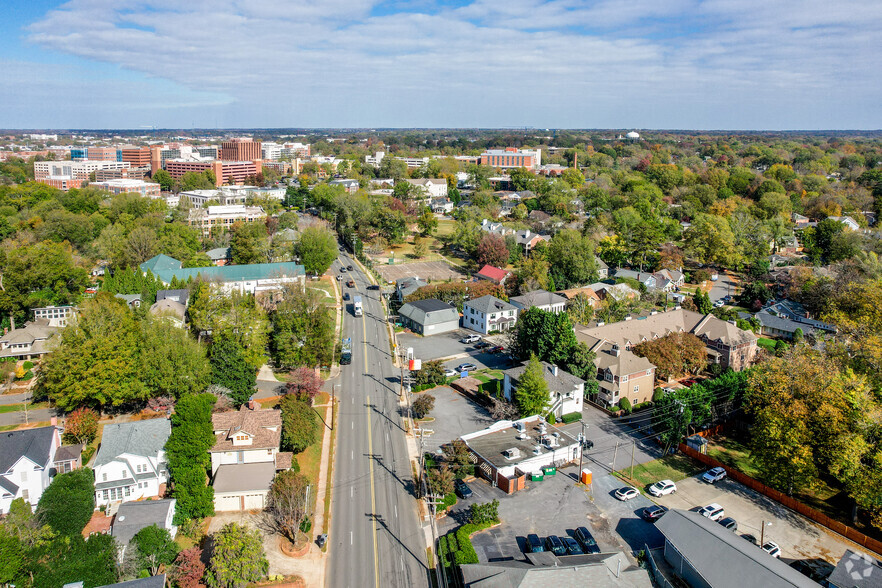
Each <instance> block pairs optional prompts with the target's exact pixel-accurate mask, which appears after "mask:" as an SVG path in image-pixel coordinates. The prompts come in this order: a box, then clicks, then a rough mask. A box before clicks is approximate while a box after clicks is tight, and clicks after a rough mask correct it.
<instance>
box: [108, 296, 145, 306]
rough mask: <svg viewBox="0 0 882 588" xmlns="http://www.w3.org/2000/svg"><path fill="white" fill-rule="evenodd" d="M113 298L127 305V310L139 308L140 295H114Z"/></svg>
mask: <svg viewBox="0 0 882 588" xmlns="http://www.w3.org/2000/svg"><path fill="white" fill-rule="evenodd" d="M113 297H114V298H119V299H120V300H122V301H123V302H125V303H126V304H128V305H129V308H139V307H140V306H141V295H140V294H114V295H113Z"/></svg>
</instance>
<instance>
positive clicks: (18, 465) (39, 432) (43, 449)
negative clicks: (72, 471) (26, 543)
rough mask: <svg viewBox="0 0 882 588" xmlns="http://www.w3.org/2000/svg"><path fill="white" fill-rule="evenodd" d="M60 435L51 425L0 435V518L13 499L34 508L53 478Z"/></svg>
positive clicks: (6, 511) (7, 509)
mask: <svg viewBox="0 0 882 588" xmlns="http://www.w3.org/2000/svg"><path fill="white" fill-rule="evenodd" d="M60 446H61V435H60V433H59V431H58V428H57V427H55V426H49V427H40V428H38V429H25V430H23V431H8V432H5V433H0V515H2V514H6V513H8V512H9V506H10V505H11V504H12V501H13V500H15V499H16V498H23V499H24V501H25V502H27V503H28V504H30V505H31V508H35V507H36V506H37V502H39V500H40V497H41V496H42V495H43V490H45V489H46V488H47V487H48V486H49V483H50V482H51V481H52V480H51V477H52V476H54V475H55V471H54V468H53V467H52V466H53V463H54V461H55V452H56V451H57V450H58V448H59V447H60Z"/></svg>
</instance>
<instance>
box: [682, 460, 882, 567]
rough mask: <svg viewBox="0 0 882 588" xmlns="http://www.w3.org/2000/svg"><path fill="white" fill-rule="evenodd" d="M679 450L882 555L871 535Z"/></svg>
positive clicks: (879, 543) (880, 544)
mask: <svg viewBox="0 0 882 588" xmlns="http://www.w3.org/2000/svg"><path fill="white" fill-rule="evenodd" d="M680 451H682V452H683V453H684V454H685V455H688V456H689V457H691V458H692V459H695V460H698V461H700V462H701V463H703V464H705V465H707V466H709V467H712V468H715V467H721V468H723V469H724V470H726V474H727V475H728V476H729V477H730V478H732V479H733V480H735V481H736V482H739V483H741V484H744V485H745V486H747V487H748V488H751V489H752V490H755V491H757V492H759V493H760V494H762V495H763V496H767V497H769V498H771V499H772V500H774V501H775V502H777V503H779V504H781V505H783V506H786V507H787V508H789V509H790V510H793V511H795V512H798V513H799V514H801V515H802V516H804V517H806V518H809V519H811V520H813V521H814V522H816V523H818V524H819V525H821V526H823V527H826V528H828V529H830V530H831V531H833V532H834V533H838V534H839V535H842V536H843V537H845V538H846V539H848V540H849V541H854V542H855V543H857V544H858V545H860V546H861V547H863V548H865V549H867V550H869V551H872V552H874V553H876V554H878V555H882V541H879V540H877V539H873V538H872V537H868V536H867V535H865V534H863V533H861V532H860V531H858V530H857V529H853V528H852V527H849V526H848V525H846V524H845V523H842V522H840V521H837V520H836V519H833V518H830V517H829V516H827V515H825V514H824V513H822V512H821V511H819V510H816V509H814V508H812V507H810V506H807V505H805V504H803V503H801V502H799V501H798V500H796V499H794V498H792V497H790V496H787V495H786V494H784V493H783V492H779V491H778V490H775V489H774V488H770V487H769V486H766V485H765V484H763V483H762V482H759V481H757V480H755V479H753V478H751V477H750V476H748V475H745V474H743V473H741V472H740V471H738V470H736V469H735V468H733V467H731V466H728V465H726V464H724V463H721V462H719V461H717V460H715V459H714V458H712V457H709V456H707V455H704V454H703V453H699V452H698V451H696V450H694V449H692V448H691V447H687V446H686V445H684V444H682V443H681V444H680Z"/></svg>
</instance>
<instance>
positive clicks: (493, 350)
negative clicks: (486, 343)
mask: <svg viewBox="0 0 882 588" xmlns="http://www.w3.org/2000/svg"><path fill="white" fill-rule="evenodd" d="M503 351H505V347H503V346H502V345H497V346H496V347H491V348H490V349H488V350H487V353H502V352H503Z"/></svg>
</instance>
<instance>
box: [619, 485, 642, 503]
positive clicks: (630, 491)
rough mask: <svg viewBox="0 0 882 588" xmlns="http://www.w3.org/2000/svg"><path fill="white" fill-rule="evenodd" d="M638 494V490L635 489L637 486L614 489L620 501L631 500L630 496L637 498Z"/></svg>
mask: <svg viewBox="0 0 882 588" xmlns="http://www.w3.org/2000/svg"><path fill="white" fill-rule="evenodd" d="M638 496H640V492H638V491H637V488H632V487H631V486H625V487H624V488H619V489H618V490H616V493H615V497H616V498H618V499H619V500H621V501H622V502H624V501H626V500H631V499H632V498H637V497H638Z"/></svg>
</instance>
